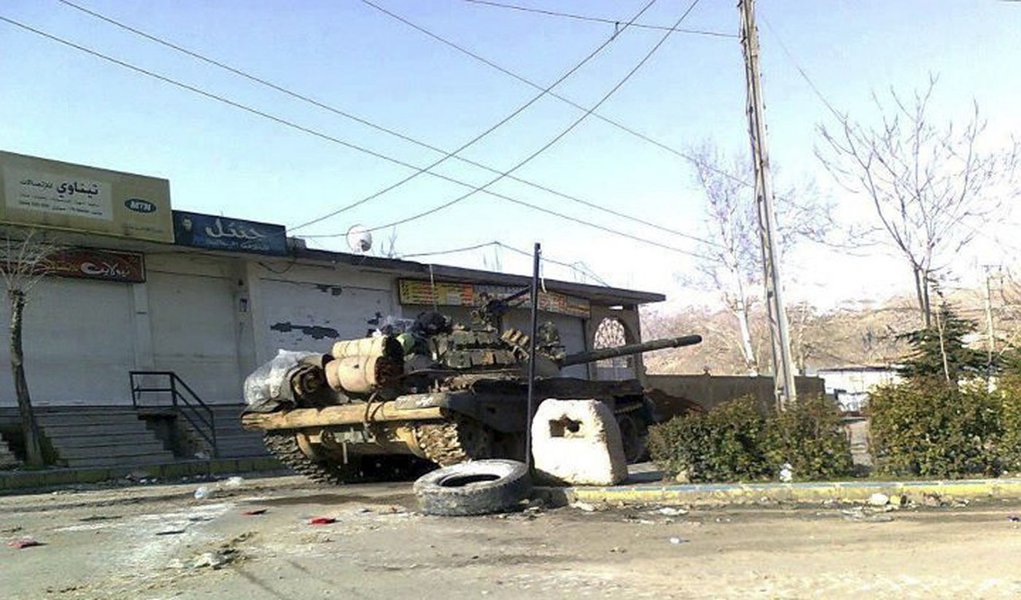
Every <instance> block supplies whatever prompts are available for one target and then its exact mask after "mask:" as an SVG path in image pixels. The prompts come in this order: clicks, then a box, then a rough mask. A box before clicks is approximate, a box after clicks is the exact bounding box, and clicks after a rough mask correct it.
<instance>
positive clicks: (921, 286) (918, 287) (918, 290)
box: [911, 264, 932, 329]
mask: <svg viewBox="0 0 1021 600" xmlns="http://www.w3.org/2000/svg"><path fill="white" fill-rule="evenodd" d="M911 270H912V271H913V272H914V275H915V296H916V297H917V299H918V312H919V313H920V314H921V317H922V327H923V328H925V329H929V328H931V327H932V311H931V310H929V277H928V273H927V272H925V271H924V270H923V269H922V268H921V267H919V266H918V265H915V264H912V265H911Z"/></svg>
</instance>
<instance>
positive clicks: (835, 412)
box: [766, 396, 854, 480]
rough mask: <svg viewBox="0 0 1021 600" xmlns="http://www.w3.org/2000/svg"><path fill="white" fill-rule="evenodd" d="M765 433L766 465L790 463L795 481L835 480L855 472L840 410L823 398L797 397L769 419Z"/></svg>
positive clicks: (833, 403) (830, 401)
mask: <svg viewBox="0 0 1021 600" xmlns="http://www.w3.org/2000/svg"><path fill="white" fill-rule="evenodd" d="M767 432H768V433H767V448H768V449H767V452H766V457H767V459H768V461H769V464H770V465H782V464H784V463H790V464H791V466H792V467H793V471H794V476H795V477H796V478H797V479H802V480H818V479H836V478H840V477H846V476H848V475H850V474H851V473H852V471H853V470H854V464H853V462H852V460H851V445H850V440H849V439H848V435H847V431H846V429H845V428H844V425H843V423H842V420H841V415H840V409H839V407H838V406H837V404H836V403H835V402H833V401H832V400H829V399H827V398H826V397H825V396H806V397H801V398H798V402H797V403H796V404H794V405H793V406H791V407H790V408H788V409H787V410H786V411H785V412H782V413H778V414H776V415H773V416H772V417H771V418H770V419H769V421H768V426H767Z"/></svg>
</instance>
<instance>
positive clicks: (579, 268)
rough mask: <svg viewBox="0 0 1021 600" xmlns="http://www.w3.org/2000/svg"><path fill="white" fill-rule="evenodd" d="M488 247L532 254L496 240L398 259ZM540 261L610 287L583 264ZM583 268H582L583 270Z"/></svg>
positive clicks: (547, 258)
mask: <svg viewBox="0 0 1021 600" xmlns="http://www.w3.org/2000/svg"><path fill="white" fill-rule="evenodd" d="M490 246H494V247H497V248H503V249H504V250H510V251H511V252H514V253H517V254H521V255H523V256H527V257H529V258H531V257H532V254H531V253H529V252H526V251H524V250H520V249H518V248H515V247H513V246H509V245H507V244H505V243H503V242H500V241H497V240H493V241H491V242H485V243H482V244H474V245H471V246H464V247H461V248H450V249H447V250H437V251H434V252H413V253H411V254H401V255H400V258H401V259H402V260H403V259H407V258H418V257H422V256H444V255H448V254H459V253H461V252H471V251H472V250H479V249H482V248H487V247H490ZM540 260H543V261H546V262H548V263H551V264H554V265H559V266H562V267H566V268H568V269H571V270H572V271H574V272H576V273H579V274H581V275H584V276H586V277H591V278H593V279H595V280H596V281H597V282H598V283H599V284H600V285H602V286H604V287H611V286H610V284H608V283H606V281H605V280H603V279H602V278H601V277H599V276H598V275H597V274H596V273H595V272H593V271H592V269H589V268H587V266H584V263H582V262H581V261H576V262H573V263H568V262H564V261H559V260H555V259H552V258H549V257H548V256H546V254H545V253H543V255H542V257H541V258H540ZM583 266H584V268H583Z"/></svg>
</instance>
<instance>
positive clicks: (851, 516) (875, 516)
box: [840, 506, 893, 523]
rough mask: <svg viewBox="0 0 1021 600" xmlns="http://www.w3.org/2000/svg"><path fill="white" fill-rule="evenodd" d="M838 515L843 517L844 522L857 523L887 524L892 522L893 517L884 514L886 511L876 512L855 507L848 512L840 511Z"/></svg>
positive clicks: (871, 509)
mask: <svg viewBox="0 0 1021 600" xmlns="http://www.w3.org/2000/svg"><path fill="white" fill-rule="evenodd" d="M840 513H841V514H842V515H843V516H844V520H845V521H858V522H867V523H889V522H890V521H893V517H891V516H890V515H888V514H885V513H886V511H881V512H880V511H876V510H875V509H873V508H866V507H864V506H855V507H854V508H851V509H848V510H842V511H840Z"/></svg>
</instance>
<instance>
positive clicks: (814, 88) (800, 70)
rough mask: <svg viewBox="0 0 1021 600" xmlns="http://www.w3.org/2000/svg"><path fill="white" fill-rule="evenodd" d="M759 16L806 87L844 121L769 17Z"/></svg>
mask: <svg viewBox="0 0 1021 600" xmlns="http://www.w3.org/2000/svg"><path fill="white" fill-rule="evenodd" d="M760 16H761V15H760ZM761 18H762V20H763V22H765V24H766V28H768V29H769V32H770V33H771V34H773V39H774V40H776V43H777V44H779V45H780V49H781V50H783V53H784V55H786V56H787V59H788V60H789V61H791V64H792V65H793V66H794V68H795V70H797V72H798V73H799V74H800V75H801V78H802V79H804V80H805V83H807V84H808V87H810V88H811V89H812V92H814V93H815V95H816V97H817V98H819V100H821V101H822V103H823V104H825V105H826V108H828V109H829V111H830V112H831V113H833V116H835V117H836V118H837V120H838V121H840V122H844V121H846V120H847V115H845V114H843V113H841V112H840V111H839V110H837V109H836V108H834V107H833V105H832V104H830V101H829V100H827V99H826V96H825V95H823V93H822V91H821V90H820V89H819V87H818V86H816V85H815V82H814V81H812V78H811V77H809V76H808V73H807V72H805V69H803V68H802V67H801V64H800V63H799V62H798V60H797V59H796V58H794V55H793V54H791V51H790V49H788V48H787V44H785V43H783V39H782V38H781V37H780V35H779V34H778V33H777V32H776V30H775V29H773V25H772V24H771V23H770V22H769V19H767V18H766V17H764V16H762V17H761Z"/></svg>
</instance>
